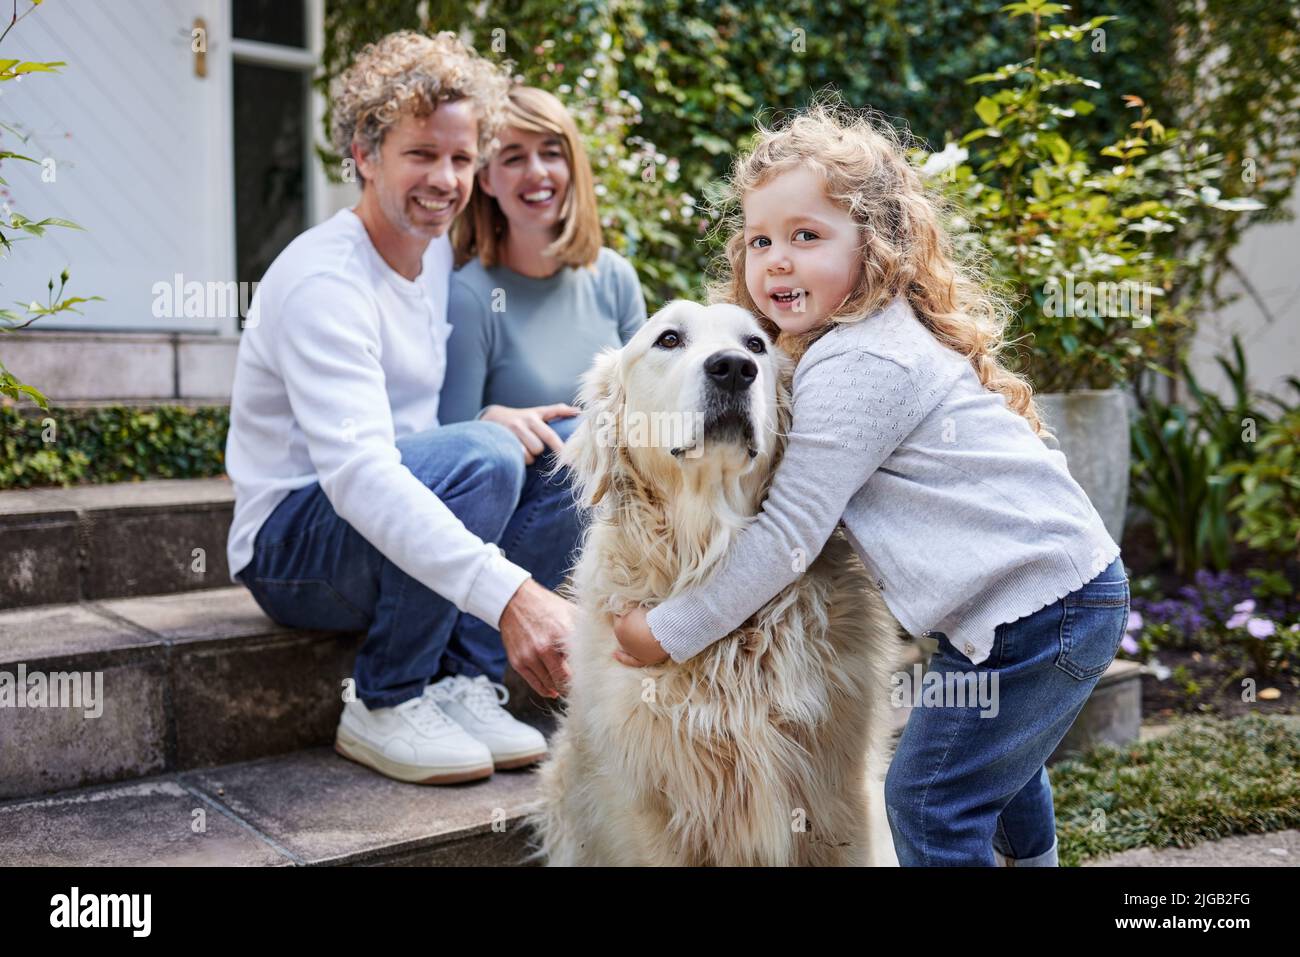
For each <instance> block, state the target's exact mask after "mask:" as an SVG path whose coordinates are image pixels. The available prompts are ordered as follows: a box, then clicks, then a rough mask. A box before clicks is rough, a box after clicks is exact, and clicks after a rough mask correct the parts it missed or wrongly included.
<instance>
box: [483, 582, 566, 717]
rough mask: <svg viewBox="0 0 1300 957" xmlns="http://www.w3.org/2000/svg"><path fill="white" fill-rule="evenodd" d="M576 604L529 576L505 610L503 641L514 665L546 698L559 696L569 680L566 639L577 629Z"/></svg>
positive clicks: (502, 624) (502, 621) (501, 629)
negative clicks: (565, 649) (575, 619)
mask: <svg viewBox="0 0 1300 957" xmlns="http://www.w3.org/2000/svg"><path fill="white" fill-rule="evenodd" d="M574 611H575V609H574V607H573V605H572V604H570V603H569V602H567V601H565V600H564V599H563V598H561V597H560V596H559V595H557V594H555V592H553V591H550V590H548V589H546V588H543V587H542V586H541V585H539V584H537V582H536V581H534V580H533V579H531V578H529V579H527V580H526V581H525V582H524V583H523V584H522V585H520V586H519V588H518V590H516V591H515V593H514V596H513V597H512V598H511V599H510V603H509V604H508V605H506V607H505V611H503V612H502V613H501V626H500V629H499V630H500V632H501V641H502V642H503V643H504V644H505V646H506V657H507V658H508V659H509V661H510V666H511V667H512V668H514V669H515V671H517V672H519V674H520V675H522V676H523V679H524V680H525V681H527V682H528V683H529V684H530V685H532V687H533V689H534V690H535V691H536V692H537V693H538V694H539V695H541V696H542V697H544V698H558V697H559V696H560V695H561V694H563V693H564V692H565V691H566V690H567V688H568V684H569V665H568V663H567V662H566V661H565V660H564V646H563V641H564V639H565V638H567V637H568V636H569V635H570V634H572V633H573V626H574Z"/></svg>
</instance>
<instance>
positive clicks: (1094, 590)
mask: <svg viewBox="0 0 1300 957" xmlns="http://www.w3.org/2000/svg"><path fill="white" fill-rule="evenodd" d="M1064 602H1065V614H1064V615H1063V616H1062V618H1061V632H1060V645H1061V647H1060V653H1059V654H1058V655H1057V658H1056V667H1058V668H1060V669H1061V670H1062V671H1064V672H1065V673H1066V674H1068V675H1070V676H1071V677H1074V678H1077V679H1078V680H1080V681H1086V680H1088V679H1090V678H1095V677H1097V676H1098V675H1100V674H1101V673H1102V672H1103V671H1105V670H1106V669H1107V668H1109V667H1110V663H1111V662H1112V661H1113V660H1114V659H1115V655H1116V653H1117V652H1118V651H1119V644H1120V642H1121V641H1123V639H1124V629H1125V627H1126V626H1127V624H1128V611H1129V590H1128V581H1127V580H1124V581H1107V582H1099V581H1091V582H1089V583H1088V584H1086V585H1084V586H1083V587H1082V588H1080V589H1079V590H1078V591H1076V592H1073V593H1072V594H1070V595H1067V596H1066V597H1065V599H1064Z"/></svg>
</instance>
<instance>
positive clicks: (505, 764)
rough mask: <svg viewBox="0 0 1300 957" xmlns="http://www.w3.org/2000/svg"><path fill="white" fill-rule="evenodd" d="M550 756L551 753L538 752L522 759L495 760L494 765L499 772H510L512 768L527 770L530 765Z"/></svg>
mask: <svg viewBox="0 0 1300 957" xmlns="http://www.w3.org/2000/svg"><path fill="white" fill-rule="evenodd" d="M548 754H550V752H549V751H538V752H536V753H535V754H526V755H524V756H523V757H521V758H502V759H501V760H500V761H498V760H496V759H495V758H494V759H493V760H492V764H493V765H494V766H495V767H496V769H497V770H498V771H509V770H511V769H512V768H526V767H528V765H530V764H536V763H537V762H538V761H540V760H542V759H543V758H545V757H546V756H547V755H548Z"/></svg>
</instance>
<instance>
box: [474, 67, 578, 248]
mask: <svg viewBox="0 0 1300 957" xmlns="http://www.w3.org/2000/svg"><path fill="white" fill-rule="evenodd" d="M503 126H504V127H507V128H508V127H515V128H517V129H521V130H526V131H528V132H530V133H543V134H552V135H554V136H556V137H557V138H558V139H559V141H560V147H561V149H562V150H563V151H564V159H565V161H566V162H567V163H568V164H569V189H568V193H567V195H566V196H565V197H564V206H563V207H562V208H561V210H560V235H559V236H557V237H556V238H555V241H554V242H552V243H551V244H550V245H549V246H547V247H546V255H548V256H552V257H554V258H555V259H558V260H559V261H560V262H561V263H563V264H564V265H565V266H571V267H575V268H576V267H578V266H591V265H593V264H594V263H595V262H596V257H597V256H598V255H599V254H600V247H601V245H602V242H603V237H602V235H601V231H600V214H599V212H598V211H597V207H596V187H595V180H594V177H593V176H592V174H591V161H590V160H589V159H588V158H587V150H586V148H585V147H584V146H583V145H582V137H581V136H579V134H578V127H577V124H575V123H574V122H573V117H572V116H570V115H569V111H568V110H566V109H565V108H564V104H563V103H561V102H560V101H559V100H558V99H556V98H555V97H554V96H552V95H551V94H550V93H547V92H546V91H545V90H540V89H538V88H537V87H533V86H516V87H513V88H511V90H510V94H509V97H508V103H507V106H506V119H505V123H504V124H503ZM492 158H493V157H491V156H490V157H488V160H487V163H485V164H484V166H486V165H487V164H488V163H490V162H491V161H492ZM508 226H509V223H508V221H507V220H506V216H505V213H503V212H501V206H500V204H498V203H497V201H496V199H495V197H492V196H489V195H488V194H487V192H486V191H485V190H484V189H483V188H482V186H481V185H478V184H476V187H475V189H474V195H473V196H471V197H470V201H469V208H468V209H466V210H465V212H464V213H463V214H462V215H461V216H459V217H457V219H456V222H455V223H454V224H453V225H452V230H451V244H452V249H453V250H454V253H455V260H456V266H457V268H459V267H460V266H462V265H463V264H465V263H466V262H468V261H469V260H471V259H473V258H474V257H475V256H477V257H478V258H479V261H480V262H482V263H483V265H484V266H486V267H488V268H489V269H490V268H491V267H493V266H495V265H497V263H499V262H500V261H501V244H502V242H503V241H504V239H505V235H506V229H507V228H508Z"/></svg>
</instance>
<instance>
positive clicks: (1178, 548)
mask: <svg viewBox="0 0 1300 957" xmlns="http://www.w3.org/2000/svg"><path fill="white" fill-rule="evenodd" d="M1216 361H1217V363H1218V365H1219V368H1220V369H1222V370H1223V373H1224V375H1225V377H1226V378H1227V381H1228V384H1229V385H1230V387H1231V390H1232V391H1231V396H1232V397H1231V399H1230V400H1229V401H1226V402H1225V401H1224V400H1222V399H1220V398H1219V397H1218V396H1216V395H1215V394H1214V393H1211V392H1206V391H1205V390H1204V389H1202V388H1201V386H1200V383H1199V382H1198V381H1197V379H1196V377H1195V376H1194V375H1193V374H1192V371H1191V369H1190V368H1189V367H1188V366H1187V364H1186V363H1182V364H1181V381H1182V383H1183V384H1184V385H1185V386H1186V388H1187V392H1188V395H1189V401H1188V402H1187V403H1186V404H1183V403H1177V402H1174V403H1171V402H1165V401H1163V400H1162V399H1160V398H1159V393H1161V392H1163V391H1165V390H1164V389H1163V388H1161V387H1160V386H1159V385H1157V387H1156V388H1151V389H1139V390H1137V392H1136V397H1137V403H1138V415H1137V418H1136V420H1135V421H1134V423H1133V429H1132V452H1133V457H1132V474H1131V479H1132V481H1131V483H1130V489H1131V493H1130V494H1131V495H1132V499H1133V502H1134V503H1135V504H1136V505H1138V506H1140V507H1141V508H1142V509H1144V510H1145V511H1146V513H1147V514H1148V515H1149V516H1150V518H1151V520H1152V523H1153V525H1154V528H1155V532H1156V536H1157V538H1158V539H1159V540H1160V543H1161V546H1162V547H1163V549H1164V551H1165V555H1166V557H1167V558H1169V559H1171V560H1172V561H1173V565H1174V570H1175V571H1176V572H1177V573H1178V574H1179V575H1180V576H1183V577H1187V576H1190V575H1191V574H1192V573H1193V572H1196V571H1198V570H1199V569H1203V568H1207V567H1213V568H1217V569H1224V568H1227V567H1228V563H1229V561H1230V559H1231V552H1232V542H1233V539H1234V534H1235V530H1234V528H1233V523H1234V521H1235V520H1236V516H1235V515H1234V513H1235V512H1237V511H1238V510H1239V506H1240V502H1241V500H1240V499H1238V498H1234V496H1236V495H1237V494H1238V492H1239V491H1240V488H1241V485H1240V475H1241V469H1242V468H1244V467H1246V466H1247V465H1248V464H1249V463H1250V462H1251V461H1252V460H1253V459H1254V457H1255V455H1256V453H1257V449H1258V448H1259V447H1260V446H1262V444H1263V443H1262V442H1257V441H1255V440H1256V438H1257V437H1258V435H1259V434H1261V433H1263V432H1264V431H1266V430H1267V429H1268V428H1269V426H1270V423H1271V422H1272V420H1273V417H1274V416H1275V415H1277V414H1279V413H1286V412H1287V411H1288V406H1287V404H1286V403H1285V402H1283V401H1282V400H1281V399H1278V398H1276V397H1274V396H1270V395H1265V394H1263V393H1258V392H1256V391H1254V390H1252V389H1251V388H1250V385H1249V383H1248V381H1247V375H1248V373H1247V369H1246V356H1245V352H1244V351H1243V350H1242V347H1241V342H1240V340H1239V339H1238V338H1236V337H1235V336H1234V337H1233V341H1232V355H1231V357H1225V356H1219V357H1217V359H1216ZM1295 385H1296V388H1297V391H1298V392H1300V383H1296V384H1295ZM1270 407H1271V409H1270ZM1263 504H1264V501H1263V500H1261V501H1260V505H1261V506H1262V505H1263Z"/></svg>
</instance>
